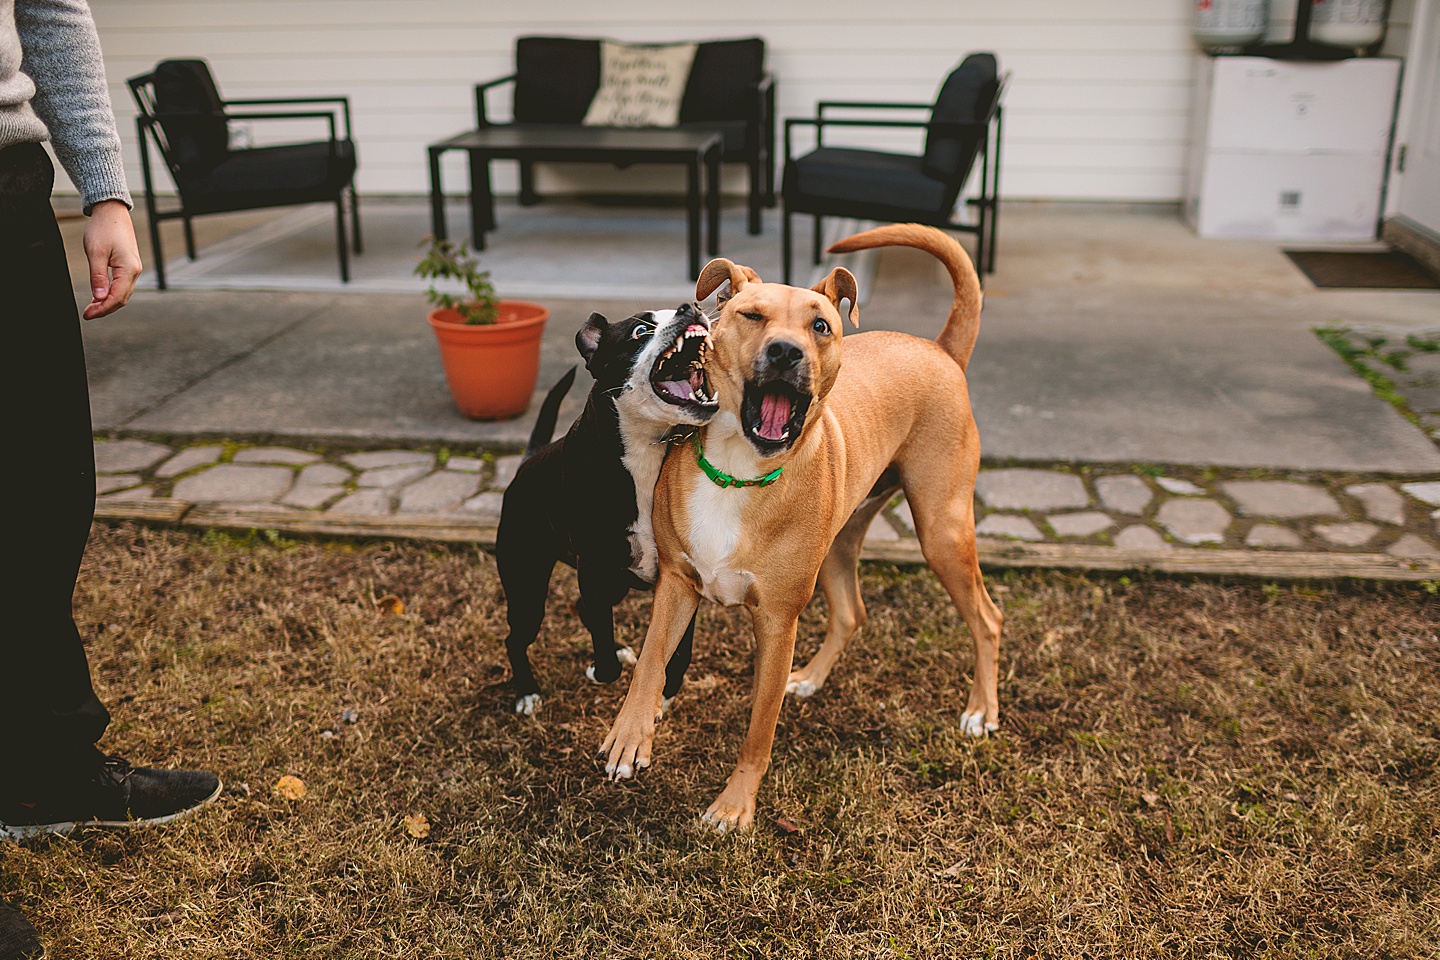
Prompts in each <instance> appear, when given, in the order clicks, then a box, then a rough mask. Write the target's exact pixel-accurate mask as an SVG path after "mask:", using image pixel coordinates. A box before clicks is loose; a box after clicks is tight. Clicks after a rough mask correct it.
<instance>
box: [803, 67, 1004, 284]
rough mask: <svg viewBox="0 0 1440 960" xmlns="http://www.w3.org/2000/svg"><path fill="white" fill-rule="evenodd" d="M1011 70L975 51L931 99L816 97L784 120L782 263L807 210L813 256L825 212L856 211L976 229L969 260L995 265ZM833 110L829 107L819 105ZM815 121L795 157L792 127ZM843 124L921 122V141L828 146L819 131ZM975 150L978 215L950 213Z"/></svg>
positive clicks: (984, 267) (978, 265)
mask: <svg viewBox="0 0 1440 960" xmlns="http://www.w3.org/2000/svg"><path fill="white" fill-rule="evenodd" d="M1008 78H1009V74H1004V75H1001V74H1000V73H999V66H998V63H997V61H996V59H995V55H994V54H992V53H972V54H970V55H968V56H966V57H965V59H964V60H963V61H962V62H961V63H960V65H959V66H958V67H956V68H955V69H954V70H953V71H951V73H950V75H949V76H948V77H946V79H945V82H944V83H943V84H942V85H941V87H940V92H939V93H938V94H937V95H936V98H935V101H934V103H889V102H880V101H854V100H847V101H821V102H820V103H817V104H816V106H815V116H813V117H789V118H786V120H785V168H784V175H783V179H782V181H781V191H780V196H781V204H782V206H783V215H782V218H781V226H782V230H781V238H780V243H781V263H782V272H783V273H784V280H785V282H786V283H789V282H790V276H791V251H790V234H791V220H790V218H791V216H792V215H793V214H796V213H808V214H811V215H812V216H813V217H814V238H813V252H812V259H813V260H814V262H815V263H816V264H819V263H820V253H821V250H820V247H821V242H822V241H821V233H822V230H823V220H824V218H825V217H855V218H858V219H862V220H878V221H880V222H884V223H910V222H914V223H924V224H929V225H930V226H934V227H940V228H941V229H945V230H958V231H962V232H966V233H973V234H975V235H976V238H977V239H976V254H975V269H976V270H977V271H978V272H979V273H980V274H981V275H982V278H983V275H984V274H985V273H993V272H994V271H995V226H996V221H997V214H998V210H999V202H1000V132H1001V120H1002V107H1001V99H1002V97H1003V96H1004V92H1005V86H1006V82H1007V80H1008ZM827 110H828V111H832V113H831V114H829V115H827V113H826V111H827ZM836 110H843V111H852V110H853V111H866V110H880V111H910V112H911V113H912V114H914V113H916V112H918V111H922V110H928V111H930V116H929V118H928V119H921V118H920V117H918V116H914V117H912V118H910V119H906V118H903V117H886V118H883V119H877V118H875V117H874V116H873V115H871V116H869V117H855V116H847V117H836V116H834V114H833V111H836ZM802 126H803V127H814V128H815V148H814V149H812V150H811V151H809V152H808V153H805V154H803V155H801V156H799V157H797V156H795V155H794V154H793V152H792V150H793V145H792V131H793V130H794V128H796V127H802ZM833 127H845V128H882V127H900V128H907V127H908V128H923V129H925V131H926V134H925V148H924V151H923V152H922V153H920V154H918V155H912V154H904V153H889V152H885V151H881V150H868V149H859V148H854V147H840V146H830V145H827V144H826V143H825V131H826V130H827V129H829V128H833ZM977 158H978V159H979V160H980V182H979V185H978V186H979V189H978V192H977V195H976V196H974V197H972V198H970V199H969V200H968V202H967V205H968V206H973V207H974V208H975V211H976V214H975V222H973V223H970V222H961V221H959V220H956V219H955V206H956V201H957V199H958V198H959V196H960V192H961V190H962V189H964V187H965V184H966V182H967V181H969V179H970V176H971V173H972V172H973V170H974V167H975V161H976V159H977Z"/></svg>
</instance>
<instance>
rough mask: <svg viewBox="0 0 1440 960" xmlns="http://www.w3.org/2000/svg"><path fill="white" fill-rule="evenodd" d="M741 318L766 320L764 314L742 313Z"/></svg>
mask: <svg viewBox="0 0 1440 960" xmlns="http://www.w3.org/2000/svg"><path fill="white" fill-rule="evenodd" d="M740 316H742V317H744V318H745V319H746V320H764V319H765V314H763V313H743V312H742V313H741V314H740Z"/></svg>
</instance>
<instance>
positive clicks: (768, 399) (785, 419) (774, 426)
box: [755, 393, 790, 440]
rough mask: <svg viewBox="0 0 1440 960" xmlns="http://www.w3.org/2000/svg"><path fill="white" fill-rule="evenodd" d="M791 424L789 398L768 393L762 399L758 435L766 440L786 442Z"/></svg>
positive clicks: (781, 394) (780, 394)
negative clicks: (788, 427)
mask: <svg viewBox="0 0 1440 960" xmlns="http://www.w3.org/2000/svg"><path fill="white" fill-rule="evenodd" d="M789 424H790V398H789V397H787V396H785V395H784V394H783V393H767V394H765V396H763V397H761V398H760V429H758V430H756V431H755V432H756V433H758V434H759V435H760V436H761V437H763V438H764V439H766V440H784V439H785V428H786V427H787V426H789Z"/></svg>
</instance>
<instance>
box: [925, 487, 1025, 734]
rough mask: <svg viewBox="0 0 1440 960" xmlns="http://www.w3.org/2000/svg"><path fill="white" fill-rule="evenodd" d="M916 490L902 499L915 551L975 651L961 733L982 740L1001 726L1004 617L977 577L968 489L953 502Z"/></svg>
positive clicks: (971, 495) (970, 490)
mask: <svg viewBox="0 0 1440 960" xmlns="http://www.w3.org/2000/svg"><path fill="white" fill-rule="evenodd" d="M915 486H916V489H913V490H911V489H907V490H906V497H907V498H909V500H910V511H911V513H912V514H913V515H914V517H915V532H916V534H917V535H918V536H919V538H920V549H921V550H922V551H923V552H924V554H925V560H926V562H927V563H929V564H930V569H931V570H933V571H935V576H936V577H938V578H939V579H940V583H941V584H942V585H943V586H944V587H945V591H946V592H947V593H949V594H950V599H951V600H953V601H954V602H955V607H956V609H958V610H959V611H960V616H961V617H963V618H964V620H965V624H966V625H967V626H968V627H969V628H970V637H971V639H972V640H973V641H974V645H975V677H974V680H973V681H972V682H971V685H970V699H969V701H968V703H967V704H966V707H965V713H964V714H962V715H961V718H960V723H961V727H962V729H963V730H964V731H965V732H966V733H968V734H970V735H971V736H974V737H979V736H983V735H984V734H986V733H988V732H990V731H992V730H996V729H998V728H999V726H1000V693H999V685H1000V684H999V673H1000V629H1001V627H1002V625H1003V624H1004V617H1003V616H1002V615H1001V613H1000V609H999V608H998V607H997V606H995V602H994V601H993V600H991V599H990V594H989V592H988V591H987V590H986V589H985V579H984V576H983V575H982V574H981V572H980V556H979V552H978V551H977V549H976V546H975V510H974V492H973V486H971V485H966V490H965V495H964V496H957V495H956V494H955V492H954V490H953V488H952V489H951V490H949V491H946V493H947V494H948V496H945V497H938V496H934V495H927V494H926V491H925V490H924V489H921V488H920V485H915Z"/></svg>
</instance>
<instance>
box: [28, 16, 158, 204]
mask: <svg viewBox="0 0 1440 960" xmlns="http://www.w3.org/2000/svg"><path fill="white" fill-rule="evenodd" d="M47 139H48V140H50V142H51V144H52V146H54V148H55V156H57V157H58V158H59V159H60V164H61V165H62V166H63V167H64V168H65V172H66V173H68V174H69V175H70V179H71V180H72V181H74V183H75V186H76V187H77V188H79V190H80V197H81V200H82V202H83V203H84V205H85V213H86V214H87V215H88V214H89V213H90V208H91V207H93V206H95V204H97V203H99V202H100V201H101V200H123V201H124V202H125V205H126V206H130V205H131V199H130V192H129V191H128V190H126V189H125V167H124V164H123V163H122V162H121V159H120V135H119V133H117V132H116V130H115V114H114V112H113V110H112V109H111V106H110V91H109V89H108V88H107V87H106V85H105V63H104V61H103V60H102V59H101V56H100V38H99V36H98V35H97V34H96V32H95V21H94V19H93V18H92V17H91V16H90V7H89V5H88V4H87V3H86V2H85V0H0V150H3V149H4V148H6V147H11V146H14V145H16V144H19V143H41V142H43V141H45V140H47Z"/></svg>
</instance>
